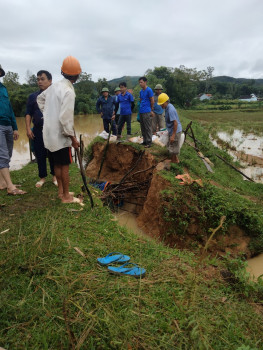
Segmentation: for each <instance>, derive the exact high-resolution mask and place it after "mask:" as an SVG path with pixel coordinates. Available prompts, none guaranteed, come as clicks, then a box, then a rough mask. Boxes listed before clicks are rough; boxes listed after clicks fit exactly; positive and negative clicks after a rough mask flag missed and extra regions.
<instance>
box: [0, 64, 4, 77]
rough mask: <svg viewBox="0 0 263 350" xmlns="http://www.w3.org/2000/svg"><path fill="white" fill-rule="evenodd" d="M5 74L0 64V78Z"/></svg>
mask: <svg viewBox="0 0 263 350" xmlns="http://www.w3.org/2000/svg"><path fill="white" fill-rule="evenodd" d="M4 76H5V71H4V70H3V68H2V67H1V65H0V78H2V77H4Z"/></svg>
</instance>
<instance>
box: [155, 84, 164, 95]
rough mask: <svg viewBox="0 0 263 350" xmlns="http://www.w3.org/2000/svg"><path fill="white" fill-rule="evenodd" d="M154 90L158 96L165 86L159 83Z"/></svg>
mask: <svg viewBox="0 0 263 350" xmlns="http://www.w3.org/2000/svg"><path fill="white" fill-rule="evenodd" d="M154 91H155V93H156V95H157V96H159V95H160V94H161V93H162V92H163V87H162V85H161V84H157V85H156V86H155V88H154Z"/></svg>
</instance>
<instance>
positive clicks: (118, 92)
mask: <svg viewBox="0 0 263 350" xmlns="http://www.w3.org/2000/svg"><path fill="white" fill-rule="evenodd" d="M114 93H115V102H116V103H117V101H118V95H119V94H120V93H121V89H120V88H119V86H117V87H116V89H115V90H114ZM120 109H121V107H120V105H119V108H118V110H117V111H115V123H116V127H117V128H118V123H119V118H120Z"/></svg>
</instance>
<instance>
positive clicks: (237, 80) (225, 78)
mask: <svg viewBox="0 0 263 350" xmlns="http://www.w3.org/2000/svg"><path fill="white" fill-rule="evenodd" d="M212 80H213V81H214V82H219V83H234V84H252V85H257V86H259V85H263V79H247V78H233V77H229V76H226V75H222V76H218V77H213V79H212Z"/></svg>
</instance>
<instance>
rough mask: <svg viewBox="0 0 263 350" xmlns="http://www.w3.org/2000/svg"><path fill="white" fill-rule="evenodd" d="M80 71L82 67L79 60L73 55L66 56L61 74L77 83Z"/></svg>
mask: <svg viewBox="0 0 263 350" xmlns="http://www.w3.org/2000/svg"><path fill="white" fill-rule="evenodd" d="M80 73H81V67H80V63H79V61H78V60H77V59H76V58H75V57H73V56H68V57H66V58H65V59H64V61H63V63H62V67H61V74H62V75H63V76H64V78H66V79H68V80H69V81H71V83H75V82H76V81H77V80H78V77H79V75H80Z"/></svg>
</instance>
